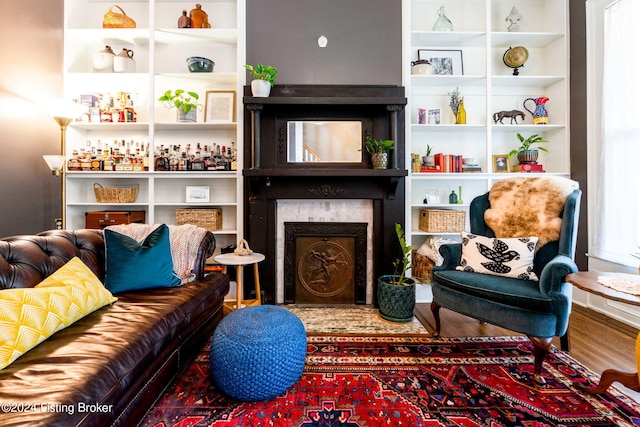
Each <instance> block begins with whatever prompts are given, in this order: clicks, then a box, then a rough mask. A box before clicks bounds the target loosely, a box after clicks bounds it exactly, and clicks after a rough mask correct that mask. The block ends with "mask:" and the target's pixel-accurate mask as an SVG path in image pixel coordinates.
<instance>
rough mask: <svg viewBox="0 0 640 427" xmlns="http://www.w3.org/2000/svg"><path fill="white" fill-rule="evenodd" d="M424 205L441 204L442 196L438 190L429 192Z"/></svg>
mask: <svg viewBox="0 0 640 427" xmlns="http://www.w3.org/2000/svg"><path fill="white" fill-rule="evenodd" d="M424 203H426V204H428V205H430V204H435V203H440V195H439V194H438V190H427V194H426V197H425V198H424Z"/></svg>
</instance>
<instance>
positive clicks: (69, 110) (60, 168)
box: [42, 101, 88, 230]
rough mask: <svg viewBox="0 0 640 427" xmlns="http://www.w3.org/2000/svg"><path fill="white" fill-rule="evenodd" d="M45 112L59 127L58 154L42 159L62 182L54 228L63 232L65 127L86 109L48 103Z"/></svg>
mask: <svg viewBox="0 0 640 427" xmlns="http://www.w3.org/2000/svg"><path fill="white" fill-rule="evenodd" d="M46 108H47V110H48V111H49V114H50V115H51V117H53V120H55V121H56V123H57V124H58V126H59V127H60V154H45V155H43V156H42V157H43V158H44V161H45V162H47V166H49V169H50V170H51V173H52V174H53V175H55V176H59V177H60V179H61V180H62V183H61V190H60V211H61V212H60V213H61V215H60V224H59V225H57V227H56V228H59V229H62V230H65V229H66V228H67V222H66V214H65V212H66V205H67V203H66V194H67V184H66V181H67V180H66V179H65V176H64V174H65V169H66V168H65V164H66V160H67V126H69V123H71V122H72V121H73V120H75V119H77V118H78V117H80V116H81V115H82V114H84V113H85V112H86V111H87V110H88V107H87V106H86V105H82V104H78V103H76V102H70V101H50V102H49V103H48V104H47V105H46Z"/></svg>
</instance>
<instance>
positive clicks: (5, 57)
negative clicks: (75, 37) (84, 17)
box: [0, 0, 64, 236]
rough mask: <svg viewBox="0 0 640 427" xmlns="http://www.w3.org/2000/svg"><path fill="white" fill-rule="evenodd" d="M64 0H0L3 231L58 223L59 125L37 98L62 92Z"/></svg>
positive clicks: (36, 228)
mask: <svg viewBox="0 0 640 427" xmlns="http://www.w3.org/2000/svg"><path fill="white" fill-rule="evenodd" d="M63 4H64V3H63V0H47V2H46V3H45V2H42V0H21V1H16V0H0V10H2V13H0V40H2V43H1V44H0V129H1V131H0V152H1V153H2V157H1V160H0V161H1V162H2V163H1V166H0V183H1V184H0V188H1V190H0V236H8V235H14V234H22V233H27V234H30V233H35V232H38V231H42V230H45V229H48V228H53V227H54V218H55V217H59V216H60V179H59V178H56V177H54V176H52V175H51V172H49V169H48V168H47V165H46V164H45V162H44V160H43V159H42V155H43V154H59V150H60V128H59V127H58V125H57V124H56V123H55V122H54V121H53V119H52V118H51V117H50V116H49V115H48V114H47V113H46V112H45V111H44V110H43V108H42V107H41V106H40V105H39V104H38V103H37V100H39V99H44V98H55V97H60V96H62V54H63V43H62V41H63V32H62V18H63Z"/></svg>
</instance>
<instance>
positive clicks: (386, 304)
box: [378, 275, 416, 323]
mask: <svg viewBox="0 0 640 427" xmlns="http://www.w3.org/2000/svg"><path fill="white" fill-rule="evenodd" d="M397 277H398V276H392V275H386V276H380V277H379V278H378V310H379V313H380V317H382V318H383V319H385V320H388V321H390V322H403V323H404V322H410V321H411V320H412V319H413V309H414V307H415V305H416V282H415V280H413V279H411V278H409V277H407V278H405V280H404V283H405V284H404V286H400V285H394V284H392V283H391V282H392V281H394V280H397Z"/></svg>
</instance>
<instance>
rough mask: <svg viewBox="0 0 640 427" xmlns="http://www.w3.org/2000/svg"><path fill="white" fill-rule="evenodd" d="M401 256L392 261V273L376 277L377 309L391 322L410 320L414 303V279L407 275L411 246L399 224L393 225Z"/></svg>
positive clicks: (381, 315)
mask: <svg viewBox="0 0 640 427" xmlns="http://www.w3.org/2000/svg"><path fill="white" fill-rule="evenodd" d="M395 231H396V236H397V237H398V242H399V243H400V250H401V251H402V256H401V257H400V258H398V259H396V260H395V261H394V262H393V267H394V273H393V274H392V275H384V276H380V277H379V278H378V310H379V313H380V317H382V318H383V319H385V320H389V321H391V322H410V321H411V320H412V319H413V309H414V308H415V304H416V281H415V280H413V279H412V278H411V277H407V270H408V269H409V268H411V246H410V245H407V241H406V239H405V234H404V231H403V230H402V226H401V225H400V224H396V225H395Z"/></svg>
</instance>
